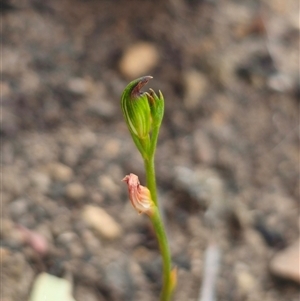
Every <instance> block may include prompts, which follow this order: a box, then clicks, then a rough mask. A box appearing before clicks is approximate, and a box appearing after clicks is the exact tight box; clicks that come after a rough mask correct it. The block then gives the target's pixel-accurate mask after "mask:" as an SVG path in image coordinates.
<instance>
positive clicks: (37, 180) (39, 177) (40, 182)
mask: <svg viewBox="0 0 300 301" xmlns="http://www.w3.org/2000/svg"><path fill="white" fill-rule="evenodd" d="M30 178H31V183H32V185H33V186H34V187H35V188H36V189H37V190H38V191H40V192H42V193H46V192H47V191H48V189H49V187H50V184H51V179H50V177H49V176H48V175H47V174H45V173H41V172H34V173H32V175H31V177H30Z"/></svg>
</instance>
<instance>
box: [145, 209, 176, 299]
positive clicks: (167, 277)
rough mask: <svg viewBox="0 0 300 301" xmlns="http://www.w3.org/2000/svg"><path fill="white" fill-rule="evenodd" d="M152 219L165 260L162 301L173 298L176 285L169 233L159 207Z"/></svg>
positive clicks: (163, 259) (163, 260)
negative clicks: (173, 275)
mask: <svg viewBox="0 0 300 301" xmlns="http://www.w3.org/2000/svg"><path fill="white" fill-rule="evenodd" d="M150 219H151V222H152V225H153V227H154V229H155V233H156V236H157V240H158V244H159V249H160V252H161V256H162V262H163V287H162V291H161V295H160V301H168V300H170V298H171V294H172V290H173V286H174V283H173V282H172V277H171V255H170V249H169V245H168V240H167V235H166V232H165V228H164V225H163V223H162V219H161V216H160V212H159V209H158V208H156V210H155V213H154V215H153V216H151V217H150Z"/></svg>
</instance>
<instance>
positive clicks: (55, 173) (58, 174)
mask: <svg viewBox="0 0 300 301" xmlns="http://www.w3.org/2000/svg"><path fill="white" fill-rule="evenodd" d="M48 167H49V173H50V175H51V177H52V178H53V179H54V180H56V181H60V182H68V181H70V180H71V179H72V177H73V171H72V169H71V168H70V167H69V166H66V165H64V164H62V163H58V162H56V163H52V164H50V165H49V166H48Z"/></svg>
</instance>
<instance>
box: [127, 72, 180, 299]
mask: <svg viewBox="0 0 300 301" xmlns="http://www.w3.org/2000/svg"><path fill="white" fill-rule="evenodd" d="M151 78H152V76H144V77H141V78H138V79H135V80H134V81H132V82H130V83H129V84H128V85H127V87H126V88H125V90H124V92H123V94H122V97H121V107H122V111H123V115H124V118H125V121H126V124H127V127H128V129H129V132H130V134H131V137H132V139H133V141H134V143H135V145H136V147H137V149H138V150H139V152H140V153H141V155H142V158H143V160H144V166H145V171H146V179H147V187H145V186H142V185H141V184H140V182H139V179H138V176H136V175H135V174H132V173H131V174H129V175H127V176H125V178H124V179H123V181H124V182H126V183H127V186H128V193H129V199H130V201H131V204H132V206H133V207H134V208H135V209H136V210H137V212H138V213H139V214H141V213H145V214H146V215H148V217H149V218H150V221H151V223H152V225H153V228H154V231H155V233H156V236H157V240H158V244H159V248H160V252H161V256H162V262H163V286H162V291H161V295H160V301H169V300H170V299H171V296H172V292H173V291H174V288H175V286H176V279H177V273H176V268H173V269H172V264H171V255H170V248H169V244H168V240H167V235H166V231H165V227H164V224H163V221H162V217H161V213H160V212H161V211H160V205H159V202H158V199H157V191H156V176H155V165H154V155H155V150H156V145H157V139H158V134H159V129H160V126H161V122H162V119H163V115H164V98H163V95H162V93H161V92H160V91H159V93H158V95H157V94H156V93H155V92H154V91H153V90H152V89H150V92H142V91H141V89H142V87H144V86H145V85H146V84H147V83H148V81H149V80H150V79H151Z"/></svg>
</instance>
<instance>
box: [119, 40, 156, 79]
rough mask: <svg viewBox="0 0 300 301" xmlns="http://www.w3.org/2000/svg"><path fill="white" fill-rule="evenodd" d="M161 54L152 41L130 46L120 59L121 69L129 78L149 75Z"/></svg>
mask: <svg viewBox="0 0 300 301" xmlns="http://www.w3.org/2000/svg"><path fill="white" fill-rule="evenodd" d="M158 60H159V55H158V51H157V49H156V47H155V46H154V45H153V44H151V43H146V42H141V43H137V44H134V45H132V46H131V47H129V48H128V49H127V50H126V51H125V53H124V55H123V57H122V58H121V61H120V65H119V67H120V71H121V72H122V74H124V75H125V76H127V77H128V78H136V77H139V76H142V75H147V74H148V72H149V71H151V70H152V69H153V68H154V67H155V66H156V65H157V63H158Z"/></svg>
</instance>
